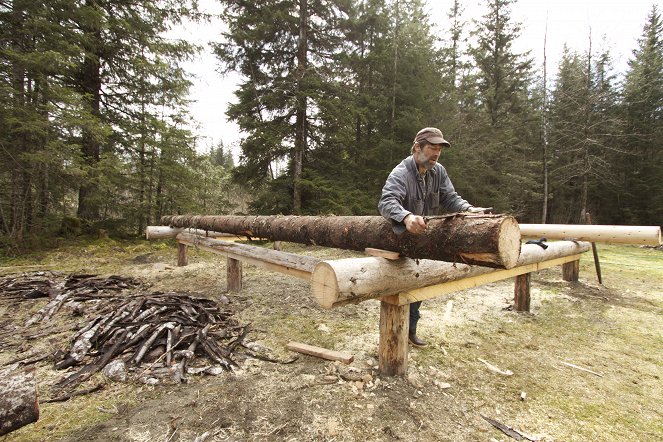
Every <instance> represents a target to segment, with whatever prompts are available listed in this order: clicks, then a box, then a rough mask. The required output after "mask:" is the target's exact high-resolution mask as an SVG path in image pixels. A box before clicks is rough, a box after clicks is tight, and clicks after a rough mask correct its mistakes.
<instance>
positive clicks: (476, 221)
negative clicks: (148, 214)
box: [161, 214, 520, 269]
mask: <svg viewBox="0 0 663 442" xmlns="http://www.w3.org/2000/svg"><path fill="white" fill-rule="evenodd" d="M161 223H162V224H164V225H170V226H173V227H192V228H197V229H204V230H212V231H217V232H228V233H233V234H235V235H248V236H254V237H261V238H267V239H270V240H273V241H290V242H296V243H301V244H312V245H319V246H324V247H335V248H340V249H348V250H360V251H363V250H364V249H366V248H376V249H383V250H389V251H393V252H398V253H400V254H401V255H403V256H406V257H409V258H413V259H433V260H440V261H450V262H460V263H466V264H476V265H483V266H488V267H496V268H507V269H508V268H511V267H513V266H514V265H515V264H516V262H517V260H518V256H519V255H520V230H519V228H518V223H517V221H516V220H515V218H513V217H511V216H507V215H466V214H457V215H455V216H444V217H431V218H430V219H428V228H427V229H426V230H425V232H424V233H422V234H419V235H414V234H411V233H409V232H405V233H403V234H401V235H397V234H396V233H394V231H393V230H392V226H391V222H389V221H387V220H386V219H384V218H383V217H380V216H281V215H275V216H186V215H178V216H164V217H162V218H161Z"/></svg>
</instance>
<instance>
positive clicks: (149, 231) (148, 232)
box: [145, 226, 241, 241]
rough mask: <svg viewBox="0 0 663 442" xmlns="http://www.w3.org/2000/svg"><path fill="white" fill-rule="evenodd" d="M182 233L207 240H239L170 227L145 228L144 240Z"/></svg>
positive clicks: (222, 235) (221, 235) (199, 230)
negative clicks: (207, 238) (206, 238)
mask: <svg viewBox="0 0 663 442" xmlns="http://www.w3.org/2000/svg"><path fill="white" fill-rule="evenodd" d="M182 232H185V233H190V234H192V235H199V236H205V237H209V238H222V239H223V240H224V241H234V240H236V239H241V238H239V237H238V236H237V235H231V234H230V233H223V232H211V231H209V230H202V229H189V228H184V227H170V226H147V227H146V228H145V239H167V238H175V237H176V236H177V235H178V234H179V233H182Z"/></svg>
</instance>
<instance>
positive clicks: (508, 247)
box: [498, 216, 521, 269]
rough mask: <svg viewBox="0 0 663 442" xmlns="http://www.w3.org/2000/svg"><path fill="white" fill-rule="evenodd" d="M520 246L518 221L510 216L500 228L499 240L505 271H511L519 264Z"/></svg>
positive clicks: (501, 259)
mask: <svg viewBox="0 0 663 442" xmlns="http://www.w3.org/2000/svg"><path fill="white" fill-rule="evenodd" d="M520 244H521V243H520V227H519V226H518V221H516V219H515V218H514V217H512V216H508V217H506V218H505V219H504V222H503V223H502V225H501V226H500V231H499V240H498V250H499V254H500V261H501V263H502V265H503V266H504V268H505V269H511V268H513V267H515V266H516V265H517V264H518V258H519V257H520Z"/></svg>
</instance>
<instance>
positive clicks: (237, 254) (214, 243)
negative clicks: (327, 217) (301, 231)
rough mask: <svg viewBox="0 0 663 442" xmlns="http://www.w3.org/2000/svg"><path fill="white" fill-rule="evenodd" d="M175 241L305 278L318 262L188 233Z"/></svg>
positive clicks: (182, 234)
mask: <svg viewBox="0 0 663 442" xmlns="http://www.w3.org/2000/svg"><path fill="white" fill-rule="evenodd" d="M177 241H178V242H179V243H181V244H187V245H189V246H193V247H198V248H201V249H204V250H207V251H210V252H212V253H216V254H219V255H223V256H227V257H228V258H233V259H236V260H238V261H244V262H246V263H248V264H252V265H255V266H256V267H260V268H264V269H267V270H273V271H277V272H281V273H285V274H288V275H291V276H295V277H298V278H301V279H306V280H309V279H310V278H311V272H312V271H313V269H314V268H315V266H316V264H318V263H319V262H320V260H319V259H318V258H313V257H310V256H303V255H297V254H294V253H288V252H280V251H278V250H271V249H265V248H262V247H256V246H249V245H246V244H236V243H232V242H226V241H221V240H218V239H212V238H204V237H201V236H198V235H192V234H190V233H180V234H179V235H177Z"/></svg>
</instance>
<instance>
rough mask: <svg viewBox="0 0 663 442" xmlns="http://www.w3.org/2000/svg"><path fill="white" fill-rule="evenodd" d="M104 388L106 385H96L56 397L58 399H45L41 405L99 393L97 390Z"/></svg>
mask: <svg viewBox="0 0 663 442" xmlns="http://www.w3.org/2000/svg"><path fill="white" fill-rule="evenodd" d="M105 386H106V384H98V385H95V386H94V387H91V388H86V389H84V390H78V391H73V392H71V393H69V394H65V395H62V396H58V397H56V398H53V399H45V400H43V401H41V403H42V404H50V403H53V402H64V401H68V400H69V399H71V398H72V397H76V396H83V395H85V394H90V393H94V392H95V391H99V390H101V389H103V388H104V387H105Z"/></svg>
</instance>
